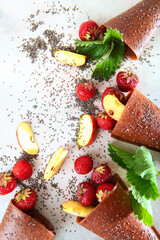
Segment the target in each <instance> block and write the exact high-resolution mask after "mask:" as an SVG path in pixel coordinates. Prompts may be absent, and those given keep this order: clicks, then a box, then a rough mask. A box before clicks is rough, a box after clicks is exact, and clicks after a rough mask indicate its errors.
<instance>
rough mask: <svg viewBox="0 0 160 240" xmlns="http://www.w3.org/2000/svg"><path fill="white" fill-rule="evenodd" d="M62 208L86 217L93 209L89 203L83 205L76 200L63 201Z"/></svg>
mask: <svg viewBox="0 0 160 240" xmlns="http://www.w3.org/2000/svg"><path fill="white" fill-rule="evenodd" d="M62 209H63V211H64V212H66V213H70V214H72V215H75V216H79V217H87V216H88V215H89V214H90V213H91V212H92V211H93V209H94V207H93V206H91V205H88V206H83V205H82V204H81V203H80V202H78V201H72V200H70V201H67V202H64V203H63V205H62Z"/></svg>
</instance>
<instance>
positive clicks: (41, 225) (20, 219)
mask: <svg viewBox="0 0 160 240" xmlns="http://www.w3.org/2000/svg"><path fill="white" fill-rule="evenodd" d="M55 236H56V235H55V232H54V228H53V226H52V224H51V223H50V222H49V221H48V220H47V219H46V218H45V217H44V216H43V215H41V214H40V213H39V212H38V211H36V210H32V211H31V212H30V214H26V213H24V212H22V211H21V210H19V209H18V208H17V207H16V206H15V205H14V204H13V203H12V200H11V201H10V203H9V205H8V208H7V210H6V212H5V214H4V217H3V219H2V222H1V224H0V239H1V240H7V239H10V240H22V239H28V240H32V239H37V240H44V239H45V240H52V239H53V238H54V237H55Z"/></svg>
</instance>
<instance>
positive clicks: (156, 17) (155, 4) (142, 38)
mask: <svg viewBox="0 0 160 240" xmlns="http://www.w3.org/2000/svg"><path fill="white" fill-rule="evenodd" d="M159 26H160V0H143V1H140V2H139V3H138V4H136V5H135V6H133V7H132V8H130V9H129V10H127V11H126V12H124V13H122V14H120V15H118V16H117V17H114V18H112V19H110V20H109V21H107V22H105V23H104V24H103V25H102V26H101V29H102V31H103V32H105V31H106V28H108V29H110V28H113V29H115V28H117V29H118V30H119V31H120V33H123V40H124V43H125V55H126V56H127V57H129V58H131V59H133V60H137V59H138V58H139V57H140V56H141V54H142V52H143V51H144V49H145V47H146V45H147V44H148V43H149V41H150V40H151V38H152V37H153V35H154V33H155V32H156V30H157V29H158V27H159Z"/></svg>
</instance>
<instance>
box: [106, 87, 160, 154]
mask: <svg viewBox="0 0 160 240" xmlns="http://www.w3.org/2000/svg"><path fill="white" fill-rule="evenodd" d="M127 98H128V101H127V104H126V105H125V106H124V105H123V104H121V103H120V102H119V101H118V99H117V98H116V97H115V96H113V95H107V96H105V98H104V99H103V106H104V109H105V111H106V112H107V113H108V114H109V116H110V117H112V118H113V119H115V120H116V121H117V123H116V125H115V127H114V128H113V130H112V132H111V137H113V138H116V139H118V140H121V141H124V142H128V143H132V144H135V145H138V146H146V147H147V148H149V149H152V150H155V151H160V108H159V107H158V106H156V105H155V104H154V103H152V102H151V101H150V100H149V99H148V98H147V97H145V96H144V95H143V94H142V93H141V92H139V91H138V90H137V89H134V90H132V91H130V93H129V94H128V97H127Z"/></svg>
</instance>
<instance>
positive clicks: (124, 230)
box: [77, 182, 160, 240]
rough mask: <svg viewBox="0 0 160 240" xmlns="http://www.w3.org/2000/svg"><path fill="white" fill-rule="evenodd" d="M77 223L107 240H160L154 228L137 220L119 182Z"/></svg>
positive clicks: (128, 198)
mask: <svg viewBox="0 0 160 240" xmlns="http://www.w3.org/2000/svg"><path fill="white" fill-rule="evenodd" d="M77 223H79V224H80V225H82V226H83V227H85V228H87V229H88V230H90V231H92V232H93V233H95V234H97V235H98V236H100V237H102V238H103V239H107V240H114V239H115V240H116V239H118V240H125V239H129V240H131V239H136V240H138V239H143V240H144V239H145V240H159V239H160V235H159V233H158V232H157V230H156V229H155V228H154V227H153V229H151V228H150V227H148V226H144V224H143V223H142V222H140V221H138V220H137V218H136V216H135V215H134V214H133V210H132V206H131V201H130V197H129V196H128V194H127V192H126V191H125V190H124V189H123V187H122V186H121V185H120V183H119V182H117V183H116V185H115V187H114V189H113V190H112V192H111V193H110V194H109V195H108V196H106V197H105V198H104V199H103V200H102V202H100V203H99V204H98V205H97V207H95V209H94V210H93V211H92V212H91V213H90V214H89V215H88V216H87V217H86V218H84V219H83V218H80V217H77Z"/></svg>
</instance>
